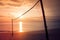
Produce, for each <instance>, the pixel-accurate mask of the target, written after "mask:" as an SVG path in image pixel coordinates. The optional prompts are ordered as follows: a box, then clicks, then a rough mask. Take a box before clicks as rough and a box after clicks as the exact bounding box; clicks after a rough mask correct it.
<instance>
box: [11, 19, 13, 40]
mask: <svg viewBox="0 0 60 40" xmlns="http://www.w3.org/2000/svg"><path fill="white" fill-rule="evenodd" d="M11 20H12V40H13V19H11Z"/></svg>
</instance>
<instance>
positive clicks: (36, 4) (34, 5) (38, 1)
mask: <svg viewBox="0 0 60 40" xmlns="http://www.w3.org/2000/svg"><path fill="white" fill-rule="evenodd" d="M38 2H39V0H38V1H37V2H36V3H35V4H34V5H33V6H32V7H31V8H30V9H29V10H27V11H26V12H25V13H23V14H22V15H21V16H23V15H25V14H27V13H28V12H29V11H30V10H31V9H33V8H34V7H35V6H36V5H37V3H38ZM21 16H19V17H21ZM19 17H17V18H15V19H14V20H16V19H18V18H19Z"/></svg>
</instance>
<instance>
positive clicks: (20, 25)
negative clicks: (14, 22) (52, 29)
mask: <svg viewBox="0 0 60 40" xmlns="http://www.w3.org/2000/svg"><path fill="white" fill-rule="evenodd" d="M19 32H23V31H22V22H19Z"/></svg>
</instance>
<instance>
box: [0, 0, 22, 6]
mask: <svg viewBox="0 0 60 40" xmlns="http://www.w3.org/2000/svg"><path fill="white" fill-rule="evenodd" d="M21 3H22V1H19V0H0V6H6V5H9V6H20V5H21Z"/></svg>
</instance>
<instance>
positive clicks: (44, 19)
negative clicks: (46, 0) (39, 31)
mask: <svg viewBox="0 0 60 40" xmlns="http://www.w3.org/2000/svg"><path fill="white" fill-rule="evenodd" d="M40 4H41V9H42V14H43V21H44V27H45V32H46V40H49V36H48V30H47V23H46V18H45V12H44V7H43V2H42V0H40Z"/></svg>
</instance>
